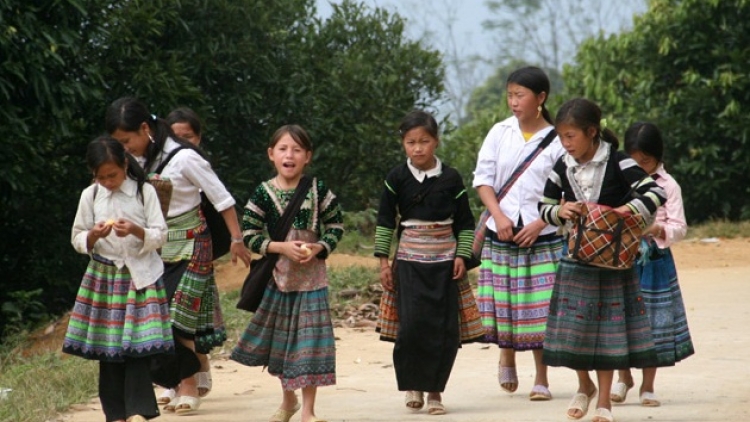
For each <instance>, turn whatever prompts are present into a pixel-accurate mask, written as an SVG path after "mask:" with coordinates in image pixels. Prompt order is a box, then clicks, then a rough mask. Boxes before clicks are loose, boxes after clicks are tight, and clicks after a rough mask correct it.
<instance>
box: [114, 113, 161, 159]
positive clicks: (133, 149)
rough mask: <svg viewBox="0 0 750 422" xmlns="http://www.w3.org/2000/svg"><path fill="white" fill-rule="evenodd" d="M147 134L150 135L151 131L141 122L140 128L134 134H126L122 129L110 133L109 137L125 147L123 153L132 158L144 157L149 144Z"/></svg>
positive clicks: (149, 140)
mask: <svg viewBox="0 0 750 422" xmlns="http://www.w3.org/2000/svg"><path fill="white" fill-rule="evenodd" d="M149 133H151V129H149V128H148V124H146V122H143V123H142V124H141V127H140V128H139V129H138V130H137V131H135V132H126V131H124V130H122V129H117V130H116V131H114V132H112V133H110V135H112V137H113V138H115V139H117V141H118V142H120V143H121V144H122V146H124V147H125V151H127V152H129V153H130V154H131V155H133V156H136V157H143V156H144V155H146V149H147V148H148V144H149V142H151V139H149V137H148V135H149Z"/></svg>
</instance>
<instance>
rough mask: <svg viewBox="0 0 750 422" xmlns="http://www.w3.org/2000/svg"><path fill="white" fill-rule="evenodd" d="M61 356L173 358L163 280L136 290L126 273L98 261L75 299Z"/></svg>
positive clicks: (91, 265) (118, 359)
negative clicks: (166, 356) (169, 356)
mask: <svg viewBox="0 0 750 422" xmlns="http://www.w3.org/2000/svg"><path fill="white" fill-rule="evenodd" d="M63 352H65V353H68V354H71V355H76V356H80V357H83V358H86V359H92V360H100V361H107V362H122V361H123V360H124V359H125V358H129V357H144V356H150V355H155V354H159V353H173V352H174V342H173V340H172V327H171V324H170V322H169V307H168V304H167V296H166V293H165V291H164V285H163V284H162V280H161V279H160V280H158V281H157V282H156V283H154V284H152V285H150V286H148V287H145V288H143V289H140V290H136V288H135V285H133V283H132V281H131V277H130V271H129V270H128V267H122V269H118V268H117V266H115V265H114V264H113V263H112V261H109V260H107V259H105V258H102V257H100V256H98V255H94V257H93V259H92V260H91V261H90V262H89V265H88V267H87V268H86V273H85V274H84V276H83V280H82V281H81V287H80V288H79V289H78V294H77V295H76V301H75V305H74V306H73V312H71V314H70V320H69V322H68V330H67V332H66V333H65V339H64V340H63Z"/></svg>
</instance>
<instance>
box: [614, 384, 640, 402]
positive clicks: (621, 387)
mask: <svg viewBox="0 0 750 422" xmlns="http://www.w3.org/2000/svg"><path fill="white" fill-rule="evenodd" d="M634 385H635V384H634ZM631 388H633V386H632V385H630V386H629V385H627V384H625V383H624V382H617V383H615V384H614V385H613V386H612V389H611V390H609V399H610V400H612V403H624V402H625V399H626V398H627V397H628V391H630V389H631Z"/></svg>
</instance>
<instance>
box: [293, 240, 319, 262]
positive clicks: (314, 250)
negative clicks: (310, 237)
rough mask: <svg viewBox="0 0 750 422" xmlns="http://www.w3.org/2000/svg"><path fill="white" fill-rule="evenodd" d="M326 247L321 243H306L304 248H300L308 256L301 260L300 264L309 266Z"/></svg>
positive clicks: (303, 245)
mask: <svg viewBox="0 0 750 422" xmlns="http://www.w3.org/2000/svg"><path fill="white" fill-rule="evenodd" d="M323 248H324V246H323V245H321V244H320V243H304V244H302V246H300V249H302V252H303V253H305V254H307V256H306V257H305V258H303V259H302V260H300V262H299V263H300V264H307V263H308V262H310V261H312V260H313V258H315V257H316V256H318V254H319V253H321V252H322V251H323Z"/></svg>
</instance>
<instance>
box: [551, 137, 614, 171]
mask: <svg viewBox="0 0 750 422" xmlns="http://www.w3.org/2000/svg"><path fill="white" fill-rule="evenodd" d="M610 151H612V144H610V143H609V142H607V141H605V140H599V148H598V149H597V150H596V152H595V153H594V157H593V158H592V159H591V161H588V162H586V163H583V164H581V163H579V162H578V161H576V159H575V158H573V156H572V155H570V154H568V153H565V155H564V156H563V157H564V158H563V160H565V165H566V166H567V167H584V166H587V165H589V164H598V163H602V162H606V161H607V160H609V153H610Z"/></svg>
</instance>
